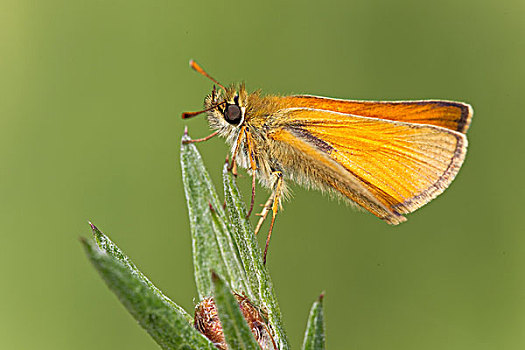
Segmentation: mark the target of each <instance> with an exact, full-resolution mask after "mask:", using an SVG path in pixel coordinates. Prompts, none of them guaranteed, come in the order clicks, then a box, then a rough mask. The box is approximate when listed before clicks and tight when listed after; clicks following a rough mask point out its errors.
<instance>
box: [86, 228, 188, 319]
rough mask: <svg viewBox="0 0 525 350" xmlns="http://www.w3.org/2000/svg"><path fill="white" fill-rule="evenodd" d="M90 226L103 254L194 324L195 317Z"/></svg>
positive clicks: (113, 244)
mask: <svg viewBox="0 0 525 350" xmlns="http://www.w3.org/2000/svg"><path fill="white" fill-rule="evenodd" d="M89 225H90V226H91V230H92V232H93V237H94V238H95V242H96V243H97V245H98V247H99V248H100V249H101V250H102V251H103V252H105V253H106V254H108V255H109V256H111V257H112V258H113V259H115V260H116V261H119V262H120V263H122V264H123V265H124V266H125V267H127V268H128V270H129V271H131V272H132V273H133V274H134V275H135V276H136V278H137V279H139V280H140V281H141V282H143V283H145V284H146V285H147V286H148V287H149V288H150V289H151V290H152V292H153V293H155V294H156V295H157V297H159V298H160V299H162V300H163V301H164V302H165V303H166V304H168V305H170V306H171V308H173V309H174V310H175V311H177V312H179V313H180V314H181V315H182V316H183V317H184V318H186V320H187V321H188V322H193V317H192V316H191V315H190V314H188V313H187V312H186V310H184V309H183V308H182V307H180V306H179V305H177V304H175V303H174V302H173V301H172V300H171V299H170V298H168V297H167V296H165V295H164V294H163V293H162V292H161V291H160V290H159V289H158V288H157V287H156V286H155V285H154V284H153V283H151V281H150V280H149V279H148V278H147V277H146V276H144V275H143V274H142V272H140V271H139V269H137V267H136V266H135V264H133V262H132V261H131V259H130V258H128V257H127V256H126V255H125V254H124V253H123V252H122V250H120V248H119V247H118V246H117V245H116V244H115V243H113V242H112V241H111V240H110V239H109V238H108V237H107V236H106V235H104V234H103V233H102V232H101V231H100V230H99V229H98V228H97V227H96V226H95V225H93V224H92V223H91V222H90V223H89Z"/></svg>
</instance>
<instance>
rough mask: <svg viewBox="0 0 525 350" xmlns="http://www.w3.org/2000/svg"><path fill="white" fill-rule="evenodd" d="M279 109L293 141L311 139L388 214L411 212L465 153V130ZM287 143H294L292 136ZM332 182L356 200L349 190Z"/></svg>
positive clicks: (444, 183)
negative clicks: (384, 208)
mask: <svg viewBox="0 0 525 350" xmlns="http://www.w3.org/2000/svg"><path fill="white" fill-rule="evenodd" d="M280 114H282V115H283V120H284V121H285V122H284V123H283V125H282V128H284V129H286V130H289V131H290V132H291V134H292V135H294V137H295V138H296V141H295V143H297V144H299V142H303V143H307V144H309V145H310V146H311V147H312V148H313V149H316V150H317V152H318V155H319V157H321V156H325V155H328V157H329V158H330V159H332V160H333V161H335V162H336V163H337V164H340V165H341V166H342V167H343V168H344V169H346V170H347V171H348V172H349V173H350V174H351V175H352V177H355V178H357V179H359V181H360V182H361V184H362V185H363V186H364V187H365V188H366V189H367V190H368V191H369V192H370V193H371V194H372V195H373V197H374V198H375V199H377V200H378V201H379V202H381V203H382V204H383V205H384V206H385V207H387V208H388V209H389V210H390V211H391V212H392V213H409V212H412V211H414V210H415V209H417V208H419V207H421V206H422V205H424V204H425V203H427V202H428V201H430V200H431V199H432V198H434V197H435V196H437V195H438V194H440V193H441V192H442V191H443V190H444V189H445V188H446V187H447V186H448V185H449V184H450V182H451V181H452V179H453V178H454V176H455V175H456V173H457V171H458V170H459V167H460V166H461V163H462V162H463V159H464V156H465V152H466V138H465V137H464V135H463V134H461V133H459V132H455V131H451V130H450V129H446V128H443V127H438V126H434V125H424V124H413V123H406V122H398V121H392V120H386V119H379V118H370V117H363V116H356V115H351V114H344V113H337V112H332V111H326V110H319V109H312V108H289V109H285V110H282V111H280ZM316 140H318V141H316ZM283 141H284V140H283ZM285 142H286V141H285ZM288 142H289V143H291V144H292V147H293V146H294V141H293V139H292V140H291V141H288ZM323 145H324V146H323ZM303 147H304V146H303ZM333 187H335V188H336V189H337V190H338V191H339V192H341V193H342V194H343V195H345V196H347V197H349V198H350V199H352V200H354V201H355V198H351V197H350V196H349V195H348V193H347V192H348V191H343V190H342V189H341V188H339V187H340V186H337V185H335V186H333ZM358 204H360V205H361V206H363V207H365V209H368V210H369V211H372V212H373V213H374V214H376V215H378V213H377V212H374V211H373V210H370V208H368V207H367V205H363V203H359V202H358ZM378 216H380V217H381V216H382V215H378ZM383 218H384V217H383ZM384 219H385V218H384ZM387 221H388V220H387ZM391 221H392V220H391ZM394 221H395V220H394ZM394 223H396V222H394Z"/></svg>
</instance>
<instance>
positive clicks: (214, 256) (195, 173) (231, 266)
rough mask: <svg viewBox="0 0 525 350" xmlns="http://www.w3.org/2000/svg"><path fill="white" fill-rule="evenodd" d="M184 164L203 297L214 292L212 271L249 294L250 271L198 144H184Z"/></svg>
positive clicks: (196, 279) (184, 181)
mask: <svg viewBox="0 0 525 350" xmlns="http://www.w3.org/2000/svg"><path fill="white" fill-rule="evenodd" d="M189 139H190V138H189V137H188V136H187V135H184V136H183V138H182V140H183V141H184V140H189ZM181 165H182V179H183V183H184V189H185V192H186V199H187V203H188V212H189V218H190V229H191V235H192V244H193V265H194V269H195V282H196V284H197V290H198V292H199V299H201V300H202V299H204V298H206V297H209V296H211V295H212V292H213V286H212V283H211V280H210V276H211V275H210V271H212V270H213V271H217V272H218V273H219V274H220V275H221V276H223V277H224V278H225V279H226V281H227V282H228V284H229V285H230V286H231V287H232V288H233V289H236V290H241V291H244V292H247V293H248V290H247V288H248V287H247V283H246V280H247V279H246V273H245V271H244V269H243V267H242V263H241V261H240V258H239V252H238V249H237V246H236V244H235V242H234V241H233V239H232V237H231V234H230V231H231V229H230V227H229V219H228V217H227V216H226V215H225V212H224V210H223V208H222V202H221V201H219V197H218V195H217V192H216V190H215V187H214V186H213V184H212V182H211V180H210V176H209V175H208V172H207V171H206V168H205V167H204V164H203V162H202V158H201V156H200V154H199V152H198V151H197V148H196V147H195V145H194V144H192V143H189V144H184V143H183V144H182V147H181Z"/></svg>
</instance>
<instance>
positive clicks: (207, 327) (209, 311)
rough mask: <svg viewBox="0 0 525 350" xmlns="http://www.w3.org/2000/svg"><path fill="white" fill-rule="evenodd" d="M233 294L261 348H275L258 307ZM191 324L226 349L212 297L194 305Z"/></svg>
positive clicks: (222, 349)
mask: <svg viewBox="0 0 525 350" xmlns="http://www.w3.org/2000/svg"><path fill="white" fill-rule="evenodd" d="M234 296H235V299H237V302H238V303H239V308H240V309H241V312H242V314H243V316H244V318H245V319H246V322H247V323H248V326H249V327H250V329H251V331H252V333H253V336H254V338H255V340H256V341H257V343H259V346H260V347H261V349H263V350H277V344H276V343H275V340H274V339H273V337H272V335H271V333H270V328H269V327H268V325H267V323H266V320H265V319H264V318H263V316H262V314H261V312H260V311H259V309H258V308H257V307H255V306H254V305H253V304H252V303H251V302H250V300H249V299H248V298H247V297H246V296H244V295H241V294H237V293H235V294H234ZM193 325H194V327H195V328H196V329H197V330H198V331H199V332H201V333H202V334H204V336H206V338H208V339H209V340H211V341H212V342H213V344H214V345H215V346H216V347H217V348H219V349H221V350H228V346H227V345H226V341H225V340H224V333H223V331H222V326H221V322H220V320H219V314H218V313H217V307H216V306H215V302H214V301H213V298H206V299H204V300H203V301H201V302H200V303H199V304H198V305H197V306H196V307H195V318H194V323H193Z"/></svg>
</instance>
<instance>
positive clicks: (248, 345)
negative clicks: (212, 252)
mask: <svg viewBox="0 0 525 350" xmlns="http://www.w3.org/2000/svg"><path fill="white" fill-rule="evenodd" d="M212 280H213V284H214V287H215V293H214V297H213V298H214V301H215V305H216V306H217V311H218V313H219V319H220V321H221V325H222V331H223V333H224V339H225V340H226V343H227V344H228V347H229V349H236V350H237V349H246V350H248V349H252V350H260V349H261V348H260V346H259V344H258V343H257V341H256V340H255V338H254V337H253V334H252V331H251V330H250V327H248V324H247V323H246V320H245V319H244V316H243V315H242V311H241V309H240V308H239V303H238V302H237V300H236V299H235V297H234V296H233V294H232V293H231V292H230V289H229V288H228V286H227V285H226V283H224V281H223V280H221V279H220V278H219V276H218V275H217V274H216V273H212Z"/></svg>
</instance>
